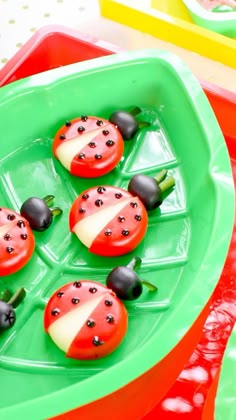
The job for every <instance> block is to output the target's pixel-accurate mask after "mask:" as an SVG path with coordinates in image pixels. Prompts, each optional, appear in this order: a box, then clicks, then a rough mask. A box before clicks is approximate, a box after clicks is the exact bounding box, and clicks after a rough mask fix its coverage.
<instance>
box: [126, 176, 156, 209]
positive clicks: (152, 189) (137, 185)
mask: <svg viewBox="0 0 236 420" xmlns="http://www.w3.org/2000/svg"><path fill="white" fill-rule="evenodd" d="M128 191H129V192H130V194H132V195H134V196H136V197H138V198H139V199H140V200H141V201H142V203H143V204H144V206H145V207H146V209H147V210H153V209H155V208H156V207H159V206H160V205H161V203H162V191H161V189H160V187H159V185H158V182H157V181H156V180H155V178H153V177H151V176H148V175H142V174H138V175H134V176H133V177H132V178H131V180H130V182H129V184H128Z"/></svg>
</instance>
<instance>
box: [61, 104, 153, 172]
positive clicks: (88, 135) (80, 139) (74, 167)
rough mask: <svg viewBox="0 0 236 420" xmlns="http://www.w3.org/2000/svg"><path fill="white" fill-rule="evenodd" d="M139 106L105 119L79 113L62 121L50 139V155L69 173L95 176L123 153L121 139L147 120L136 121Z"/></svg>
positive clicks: (116, 112)
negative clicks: (73, 117) (51, 145)
mask: <svg viewBox="0 0 236 420" xmlns="http://www.w3.org/2000/svg"><path fill="white" fill-rule="evenodd" d="M140 112H141V109H140V108H139V107H135V108H133V109H132V110H131V111H129V112H127V111H123V110H119V111H115V112H113V113H112V114H111V115H110V118H109V120H105V119H104V118H100V117H88V116H86V115H82V116H81V117H80V118H75V119H73V120H71V121H66V123H65V125H64V126H63V127H61V128H60V129H59V130H58V131H57V133H56V135H55V137H54V141H53V154H54V156H55V157H56V158H57V159H58V160H59V161H60V162H61V163H62V165H63V166H64V167H65V168H66V169H67V170H68V171H69V172H70V173H71V174H72V175H76V176H80V177H83V178H95V177H99V176H102V175H105V174H106V173H108V172H110V171H111V170H112V169H114V168H115V166H116V165H117V164H118V163H119V161H120V160H121V158H122V155H123V152H124V141H123V140H130V139H131V138H132V137H133V136H134V135H135V133H136V132H137V131H138V130H139V128H142V127H146V126H149V123H148V122H145V121H137V120H136V119H135V116H136V115H138V114H139V113H140Z"/></svg>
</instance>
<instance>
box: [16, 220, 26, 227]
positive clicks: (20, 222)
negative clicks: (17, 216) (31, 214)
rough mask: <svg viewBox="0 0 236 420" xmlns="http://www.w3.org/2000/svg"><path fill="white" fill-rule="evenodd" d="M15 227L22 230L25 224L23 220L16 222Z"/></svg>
mask: <svg viewBox="0 0 236 420" xmlns="http://www.w3.org/2000/svg"><path fill="white" fill-rule="evenodd" d="M17 226H18V227H19V228H23V227H25V222H23V220H18V222H17Z"/></svg>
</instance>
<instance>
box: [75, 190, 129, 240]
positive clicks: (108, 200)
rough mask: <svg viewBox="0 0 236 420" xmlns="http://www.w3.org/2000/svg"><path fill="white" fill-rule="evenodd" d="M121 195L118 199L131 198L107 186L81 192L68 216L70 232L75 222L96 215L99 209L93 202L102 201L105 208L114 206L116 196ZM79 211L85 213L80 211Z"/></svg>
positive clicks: (126, 193) (127, 194)
mask: <svg viewBox="0 0 236 420" xmlns="http://www.w3.org/2000/svg"><path fill="white" fill-rule="evenodd" d="M100 188H102V189H104V188H105V191H103V192H102V193H99V192H98V189H100ZM117 193H118V194H121V195H122V196H121V197H120V198H122V199H124V198H131V197H133V196H132V195H131V194H130V193H129V192H128V191H126V190H124V189H122V188H117V187H112V186H108V185H104V186H99V185H97V186H95V187H92V188H88V189H87V190H85V191H83V192H82V193H81V194H80V195H79V196H78V197H77V198H76V199H75V200H74V202H73V204H72V206H71V209H70V214H69V226H70V231H71V232H73V228H74V226H75V225H76V223H77V222H79V221H80V220H82V219H84V218H85V217H88V216H90V215H92V214H94V213H96V212H97V211H98V210H99V207H97V206H96V204H95V202H96V200H97V199H100V200H102V202H103V205H102V206H103V207H106V206H108V205H113V204H116V203H117V202H118V201H119V200H120V198H117V197H116V194H117ZM81 209H83V210H85V211H81Z"/></svg>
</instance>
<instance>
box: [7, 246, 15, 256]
mask: <svg viewBox="0 0 236 420" xmlns="http://www.w3.org/2000/svg"><path fill="white" fill-rule="evenodd" d="M6 251H7V252H8V253H9V254H12V252H13V251H14V248H12V246H8V247H7V248H6Z"/></svg>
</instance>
